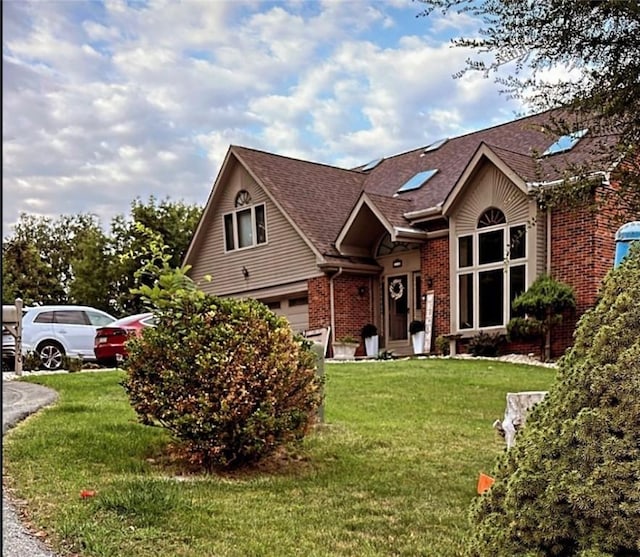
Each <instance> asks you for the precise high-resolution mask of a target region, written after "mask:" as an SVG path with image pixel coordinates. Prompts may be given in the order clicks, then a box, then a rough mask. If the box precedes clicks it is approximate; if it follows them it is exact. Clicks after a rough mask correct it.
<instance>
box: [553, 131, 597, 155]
mask: <svg viewBox="0 0 640 557" xmlns="http://www.w3.org/2000/svg"><path fill="white" fill-rule="evenodd" d="M588 131H589V130H588V129H586V128H585V129H584V130H580V131H577V132H573V133H570V134H567V135H563V136H562V137H561V138H560V139H558V141H556V142H555V143H554V144H553V145H551V146H550V147H549V148H548V149H547V150H546V151H545V152H544V153H542V156H543V157H546V156H547V155H555V154H556V153H562V152H564V151H571V149H573V148H574V147H575V146H576V144H577V143H578V141H580V139H582V137H583V136H584V135H585V134H586V133H587V132H588Z"/></svg>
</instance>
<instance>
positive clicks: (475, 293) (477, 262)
mask: <svg viewBox="0 0 640 557" xmlns="http://www.w3.org/2000/svg"><path fill="white" fill-rule="evenodd" d="M526 240H527V228H526V225H525V224H524V223H523V224H516V225H510V224H508V223H507V221H506V218H505V215H504V213H503V212H502V211H500V210H499V209H496V208H493V207H492V208H490V209H487V210H486V211H485V212H484V213H483V214H482V215H481V216H480V218H479V219H478V224H477V227H476V231H475V232H474V233H473V234H467V235H463V236H459V237H458V239H457V261H456V279H457V290H458V319H457V322H458V329H459V330H465V329H471V330H478V329H484V328H490V327H504V326H506V324H507V322H508V321H509V319H510V318H511V317H512V311H511V302H512V301H513V299H514V298H515V297H516V296H518V295H519V294H521V293H522V292H524V290H525V285H526V276H527V249H526V246H527V241H526Z"/></svg>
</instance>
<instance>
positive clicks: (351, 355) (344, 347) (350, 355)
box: [332, 342, 358, 360]
mask: <svg viewBox="0 0 640 557" xmlns="http://www.w3.org/2000/svg"><path fill="white" fill-rule="evenodd" d="M332 346H333V358H334V359H336V360H355V358H356V350H357V348H358V344H357V343H351V342H334V343H333V345H332Z"/></svg>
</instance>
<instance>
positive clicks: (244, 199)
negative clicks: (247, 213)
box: [235, 190, 251, 207]
mask: <svg viewBox="0 0 640 557" xmlns="http://www.w3.org/2000/svg"><path fill="white" fill-rule="evenodd" d="M245 205H251V194H250V193H249V192H248V191H247V190H240V191H239V192H238V195H236V202H235V206H236V207H244V206H245Z"/></svg>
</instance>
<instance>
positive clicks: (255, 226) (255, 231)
mask: <svg viewBox="0 0 640 557" xmlns="http://www.w3.org/2000/svg"><path fill="white" fill-rule="evenodd" d="M257 207H263V208H264V242H260V243H258V242H257V240H258V224H257V221H256V208H257ZM248 210H250V211H251V237H252V239H253V243H252V244H251V245H250V246H244V247H239V246H240V235H239V234H238V213H241V212H243V211H248ZM228 215H231V218H232V222H233V245H234V248H233V249H227V227H226V225H225V219H226V217H227V216H228ZM267 229H268V226H267V206H266V203H256V204H255V205H243V206H242V207H238V208H237V209H234V210H233V211H229V212H228V213H224V214H223V215H222V241H223V244H224V252H225V253H235V252H237V251H244V250H248V249H253V248H256V247H259V246H266V245H267V244H268V243H269V236H268V234H267Z"/></svg>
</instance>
